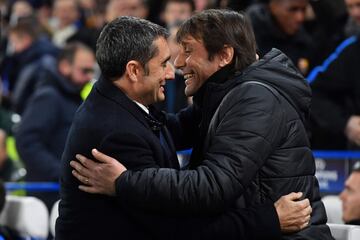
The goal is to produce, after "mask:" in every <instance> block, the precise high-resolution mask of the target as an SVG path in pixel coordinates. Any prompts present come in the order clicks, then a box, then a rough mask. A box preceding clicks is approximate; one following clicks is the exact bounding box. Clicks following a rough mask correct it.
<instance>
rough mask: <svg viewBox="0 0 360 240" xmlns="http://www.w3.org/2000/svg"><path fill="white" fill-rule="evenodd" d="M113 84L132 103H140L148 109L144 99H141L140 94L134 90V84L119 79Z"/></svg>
mask: <svg viewBox="0 0 360 240" xmlns="http://www.w3.org/2000/svg"><path fill="white" fill-rule="evenodd" d="M113 84H114V85H115V86H116V87H117V88H118V89H120V90H121V91H122V92H123V93H125V95H126V96H127V97H128V98H129V99H130V100H132V101H134V102H137V103H140V104H141V105H144V106H145V107H148V104H147V103H144V101H143V99H141V98H140V97H139V96H138V94H136V91H135V90H134V88H133V86H132V84H131V83H130V82H129V81H128V80H127V79H123V78H120V79H117V80H115V81H113Z"/></svg>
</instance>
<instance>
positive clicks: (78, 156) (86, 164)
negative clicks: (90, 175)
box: [75, 154, 98, 169]
mask: <svg viewBox="0 0 360 240" xmlns="http://www.w3.org/2000/svg"><path fill="white" fill-rule="evenodd" d="M75 157H76V159H77V160H79V162H81V164H82V165H83V166H84V167H86V168H90V169H93V168H94V167H95V166H96V165H98V164H97V163H96V162H94V161H93V160H91V159H89V158H87V157H85V156H83V155H81V154H76V155H75Z"/></svg>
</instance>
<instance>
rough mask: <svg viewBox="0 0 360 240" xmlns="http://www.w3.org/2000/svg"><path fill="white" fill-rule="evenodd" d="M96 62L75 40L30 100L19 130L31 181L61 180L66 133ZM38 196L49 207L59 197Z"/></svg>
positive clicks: (22, 155) (18, 138)
mask: <svg viewBox="0 0 360 240" xmlns="http://www.w3.org/2000/svg"><path fill="white" fill-rule="evenodd" d="M94 66H95V57H94V54H93V52H92V50H91V49H89V48H88V47H86V46H84V45H82V44H80V43H72V44H69V45H68V46H66V47H65V48H64V49H63V50H62V51H61V52H60V55H59V58H58V64H57V70H56V71H50V70H48V71H47V72H45V73H44V76H43V78H44V83H43V84H42V85H41V86H40V87H39V88H38V89H37V90H36V92H35V93H34V94H33V96H32V97H31V99H30V100H29V107H28V108H27V109H26V110H25V112H24V114H23V117H22V121H21V123H20V126H19V130H18V132H17V133H16V134H15V137H16V146H17V149H18V152H19V155H20V158H21V159H22V160H23V162H24V163H25V166H26V169H27V176H26V180H27V181H45V182H46V181H48V182H57V181H58V178H59V172H60V159H61V154H62V152H63V150H64V144H65V140H66V136H67V133H68V131H69V128H70V125H71V122H72V119H73V116H74V114H75V111H76V109H77V108H78V107H79V105H80V104H81V102H82V99H81V97H80V91H81V88H82V87H83V86H84V85H85V84H86V83H87V82H89V81H90V80H91V79H92V78H93V73H94ZM34 195H35V194H34ZM36 196H37V197H39V198H41V199H42V200H44V202H45V203H46V205H47V206H48V207H51V205H52V204H53V203H54V202H55V201H56V200H57V199H58V198H59V197H58V194H50V193H46V194H41V193H38V194H37V195H36Z"/></svg>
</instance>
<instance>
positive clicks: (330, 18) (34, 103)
mask: <svg viewBox="0 0 360 240" xmlns="http://www.w3.org/2000/svg"><path fill="white" fill-rule="evenodd" d="M208 8H230V9H234V10H237V11H245V12H246V13H247V14H248V17H249V18H250V20H251V22H252V25H253V28H254V31H255V37H256V41H257V47H258V54H259V56H260V57H262V56H263V55H265V54H266V53H267V52H268V51H269V50H270V49H271V48H274V47H275V48H278V49H280V50H281V51H283V52H284V53H285V54H287V55H288V56H289V57H290V59H291V60H292V61H293V63H294V64H295V66H297V67H298V68H299V69H300V71H301V72H302V73H303V74H304V75H305V76H307V79H308V81H309V83H310V84H311V87H312V90H313V103H312V113H311V116H309V126H308V128H309V137H310V140H311V141H312V146H313V149H358V148H359V146H360V81H358V80H359V72H358V71H357V66H359V67H360V59H359V58H360V44H359V40H358V34H360V0H262V1H261V0H0V12H1V22H0V24H1V26H0V27H1V28H0V80H1V84H0V93H1V98H0V99H1V104H0V129H1V130H0V178H2V179H3V180H4V181H17V180H21V179H24V177H25V179H26V181H58V178H59V168H60V158H61V154H62V151H63V148H64V144H65V140H66V136H67V133H68V130H69V128H70V125H71V121H72V117H73V115H74V113H75V111H76V109H77V107H78V106H79V105H80V104H81V102H82V100H83V99H84V97H86V93H87V92H88V91H89V89H91V85H92V83H93V82H94V81H95V79H96V78H97V77H98V76H99V75H100V72H99V69H98V66H97V64H96V60H95V49H96V40H97V37H98V36H99V34H100V31H101V29H102V27H103V26H104V25H105V24H106V23H108V22H110V21H111V20H113V19H114V18H116V17H118V16H124V15H130V16H136V17H139V18H145V19H148V20H150V21H152V22H155V23H158V24H160V25H162V26H164V27H166V28H167V29H168V30H169V33H170V37H169V45H170V47H171V55H172V56H171V59H170V62H173V61H174V58H175V56H176V55H177V51H178V49H177V44H176V39H175V35H176V32H177V30H178V28H179V26H180V24H181V23H182V21H184V20H186V19H187V18H189V17H190V16H191V15H192V14H193V13H194V12H196V11H201V10H203V9H208ZM114 50H115V49H114ZM165 87H166V101H165V102H163V103H160V104H159V105H158V107H159V108H160V109H162V110H166V111H168V112H177V111H178V110H180V109H181V108H183V107H186V106H187V105H188V104H191V99H189V98H187V97H185V95H184V79H183V76H182V74H181V72H178V71H176V74H175V80H174V81H168V82H167V84H166V86H165ZM9 137H14V138H15V141H16V149H17V153H18V156H17V155H16V154H10V152H9V153H8V151H11V152H13V150H14V149H11V146H10V148H9V146H7V144H10V143H11V142H9V141H8V140H9ZM12 146H13V145H12ZM10 155H11V156H10ZM11 158H13V159H11ZM39 197H40V198H43V196H39ZM45 198H46V199H45V201H48V202H47V203H48V206H51V204H52V203H53V202H54V200H56V199H57V198H58V196H57V195H56V194H54V196H51V197H49V194H47V195H46V197H45ZM43 199H44V198H43Z"/></svg>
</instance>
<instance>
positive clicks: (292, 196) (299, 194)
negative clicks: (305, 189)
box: [287, 192, 303, 201]
mask: <svg viewBox="0 0 360 240" xmlns="http://www.w3.org/2000/svg"><path fill="white" fill-rule="evenodd" d="M302 195H303V193H302V192H297V193H295V192H292V193H290V194H288V195H287V196H288V198H289V199H290V200H292V201H295V200H300V198H301V197H302Z"/></svg>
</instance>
